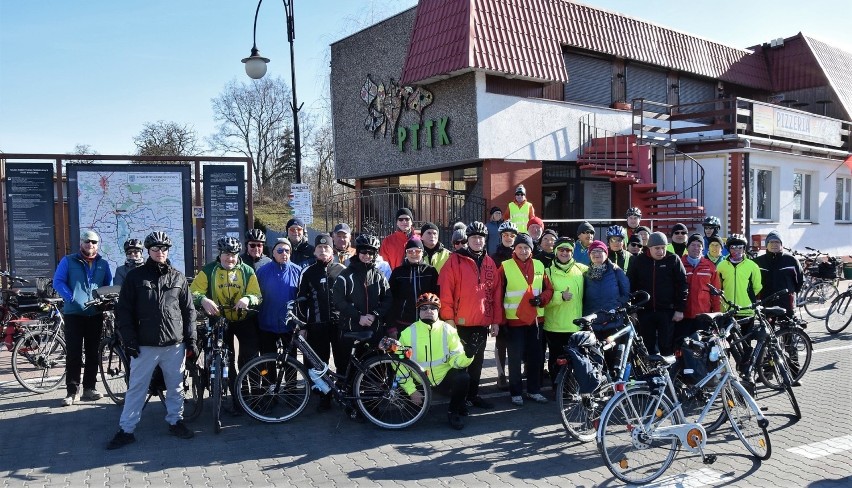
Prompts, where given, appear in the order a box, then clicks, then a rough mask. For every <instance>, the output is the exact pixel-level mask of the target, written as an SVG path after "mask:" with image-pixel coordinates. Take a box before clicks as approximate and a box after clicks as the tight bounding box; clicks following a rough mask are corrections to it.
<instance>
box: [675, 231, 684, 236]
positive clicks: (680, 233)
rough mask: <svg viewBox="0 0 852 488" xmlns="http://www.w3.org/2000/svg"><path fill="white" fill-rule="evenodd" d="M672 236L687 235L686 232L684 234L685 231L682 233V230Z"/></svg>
mask: <svg viewBox="0 0 852 488" xmlns="http://www.w3.org/2000/svg"><path fill="white" fill-rule="evenodd" d="M672 235H673V236H685V235H686V232H684V231H682V230H679V231H677V232H672Z"/></svg>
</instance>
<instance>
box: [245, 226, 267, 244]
mask: <svg viewBox="0 0 852 488" xmlns="http://www.w3.org/2000/svg"><path fill="white" fill-rule="evenodd" d="M250 241H258V242H266V234H264V233H263V231H262V230H260V229H251V230H249V231H247V232H246V242H250Z"/></svg>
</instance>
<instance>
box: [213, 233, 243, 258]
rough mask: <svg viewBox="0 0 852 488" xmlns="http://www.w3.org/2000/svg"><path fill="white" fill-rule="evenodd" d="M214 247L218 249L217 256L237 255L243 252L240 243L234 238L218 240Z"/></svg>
mask: <svg viewBox="0 0 852 488" xmlns="http://www.w3.org/2000/svg"><path fill="white" fill-rule="evenodd" d="M216 246H217V247H218V248H219V254H222V253H223V252H227V253H231V254H239V252H240V251H242V250H243V245H242V244H240V241H239V240H238V239H237V238H236V237H223V238H221V239H219V242H217V243H216Z"/></svg>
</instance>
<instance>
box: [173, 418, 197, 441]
mask: <svg viewBox="0 0 852 488" xmlns="http://www.w3.org/2000/svg"><path fill="white" fill-rule="evenodd" d="M169 434H171V435H173V436H175V437H180V438H181V439H192V438H193V437H195V433H194V432H193V431H191V430H189V428H188V427H187V426H186V424H184V423H183V420H178V421H177V423H176V424H174V425H170V426H169Z"/></svg>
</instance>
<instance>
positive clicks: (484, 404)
mask: <svg viewBox="0 0 852 488" xmlns="http://www.w3.org/2000/svg"><path fill="white" fill-rule="evenodd" d="M465 405H466V406H467V407H468V408H470V407H476V408H481V409H483V410H491V409H492V408H494V404H493V403H491V402H489V401H488V400H485V399H484V398H482V397H481V396H476V397H473V398H471V399H470V400H468V401H466V402H465Z"/></svg>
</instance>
